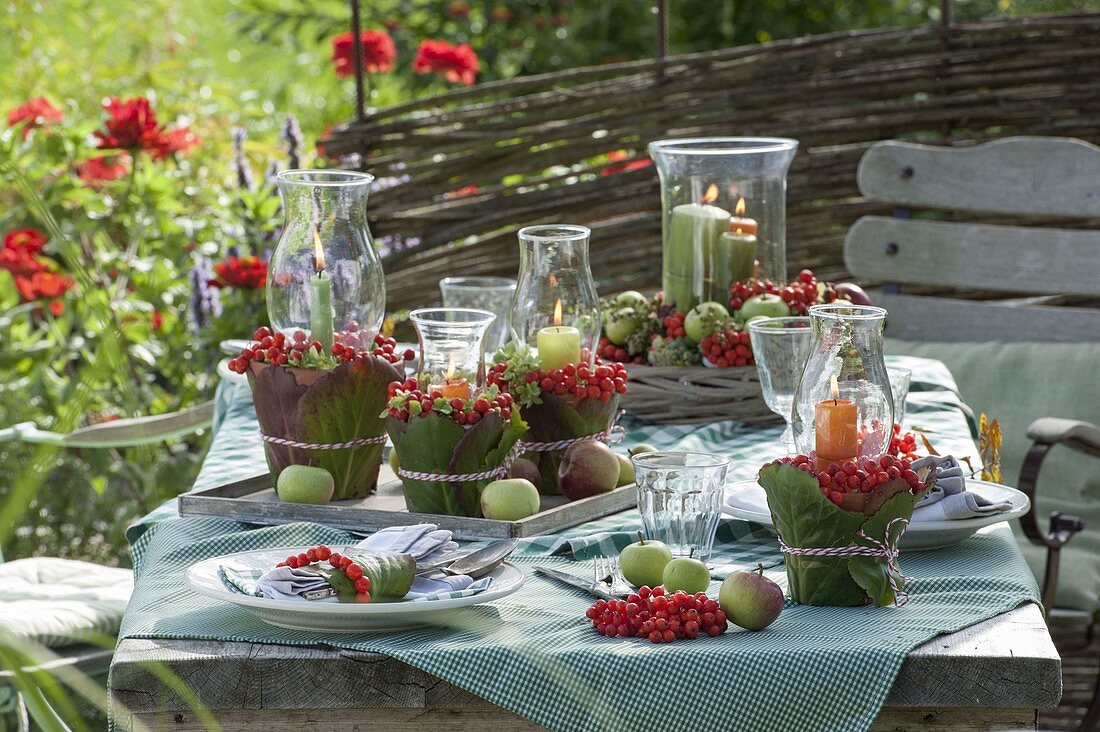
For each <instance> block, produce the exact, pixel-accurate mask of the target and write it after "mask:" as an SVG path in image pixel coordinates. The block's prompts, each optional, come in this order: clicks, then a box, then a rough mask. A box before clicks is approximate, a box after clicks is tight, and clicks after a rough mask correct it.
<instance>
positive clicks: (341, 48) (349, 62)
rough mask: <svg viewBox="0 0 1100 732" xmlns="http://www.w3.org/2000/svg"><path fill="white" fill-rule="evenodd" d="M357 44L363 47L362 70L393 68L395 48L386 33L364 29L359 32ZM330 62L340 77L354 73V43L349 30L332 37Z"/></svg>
mask: <svg viewBox="0 0 1100 732" xmlns="http://www.w3.org/2000/svg"><path fill="white" fill-rule="evenodd" d="M359 45H360V46H361V47H362V49H363V70H364V71H366V72H367V73H370V74H375V73H385V72H387V71H392V70H393V61H394V59H395V58H397V49H396V48H395V47H394V45H393V39H392V38H390V37H389V35H388V34H387V33H384V32H383V31H376V30H365V31H363V32H362V33H360V34H359ZM332 62H333V64H335V65H336V75H337V76H338V77H340V78H341V79H342V78H344V77H347V76H351V75H353V74H354V73H355V44H354V43H353V42H352V37H351V31H347V32H346V33H341V34H340V35H338V36H336V37H335V38H333V39H332Z"/></svg>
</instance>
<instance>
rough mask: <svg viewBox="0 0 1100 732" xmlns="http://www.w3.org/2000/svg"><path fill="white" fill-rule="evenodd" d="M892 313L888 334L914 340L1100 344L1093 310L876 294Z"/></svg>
mask: <svg viewBox="0 0 1100 732" xmlns="http://www.w3.org/2000/svg"><path fill="white" fill-rule="evenodd" d="M874 300H875V303H876V304H878V305H881V306H882V307H884V308H886V310H887V311H888V312H889V313H890V315H889V316H888V317H887V322H886V335H887V336H888V337H890V338H899V339H902V340H910V341H942V342H948V343H974V342H986V341H997V342H1000V343H1026V342H1036V343H1080V342H1100V312H1098V311H1097V310H1094V309H1092V308H1061V307H1046V306H1041V305H1038V306H1036V305H1011V304H1004V303H996V302H993V303H990V302H974V301H970V300H953V299H948V298H940V297H921V296H917V295H887V294H882V293H878V294H875V295H874Z"/></svg>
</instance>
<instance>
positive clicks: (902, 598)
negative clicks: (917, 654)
mask: <svg viewBox="0 0 1100 732" xmlns="http://www.w3.org/2000/svg"><path fill="white" fill-rule="evenodd" d="M895 525H897V526H899V527H900V530H899V531H898V532H897V534H896V535H895V534H894V533H893V528H894V526H895ZM907 528H909V519H907V518H903V517H901V516H898V517H897V518H895V519H892V520H891V521H890V523H888V524H886V540H885V541H879V540H878V539H875V538H872V537H870V536H867V534H865V533H863V529H860V530H859V531H857V532H856V538H857V539H862V540H863V541H866V542H868V543H869V544H871V546H862V545H860V544H851V545H849V546H829V547H791V546H787V544H786V543H785V542H784V541H783V537H782V536H781V537H779V548H780V550H781V551H782V552H783V553H784V554H792V555H794V556H800V557H885V558H886V579H887V581H888V582H889V583H890V589H891V590H892V591H893V593H894V604H895V605H897V606H898V607H901V606H903V605H905V604H906V603H908V602H909V593H908V592H905V591H904V590H902V589H901V581H902V580H904V579H905V575H903V574H902V573H901V567H900V566H898V555H899V554H900V551H899V550H898V542H900V541H901V537H902V535H904V534H905V530H906V529H907Z"/></svg>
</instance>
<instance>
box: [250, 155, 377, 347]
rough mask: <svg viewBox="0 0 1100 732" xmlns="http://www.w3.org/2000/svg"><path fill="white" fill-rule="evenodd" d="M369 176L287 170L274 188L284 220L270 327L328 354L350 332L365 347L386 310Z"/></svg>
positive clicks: (274, 257)
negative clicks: (370, 219) (303, 337)
mask: <svg viewBox="0 0 1100 732" xmlns="http://www.w3.org/2000/svg"><path fill="white" fill-rule="evenodd" d="M373 180H374V176H371V175H368V174H366V173H354V172H350V171H345V170H287V171H284V172H282V173H279V174H278V176H277V177H276V182H277V183H278V186H279V192H280V194H281V195H282V198H283V210H284V211H285V216H286V221H285V223H284V224H283V231H282V234H281V235H280V236H279V241H278V243H277V244H276V245H275V250H274V252H272V254H271V262H270V263H269V266H268V274H267V313H268V316H269V318H270V320H271V326H272V328H274V329H275V330H277V331H281V332H283V333H285V334H287V335H288V336H289V335H292V334H293V332H294V331H296V330H303V331H305V332H307V333H309V335H310V337H311V338H313V339H315V340H318V341H320V342H321V343H322V345H323V346H324V347H325V349H326V350H328V348H329V347H331V346H332V343H333V342H334V340H335V341H337V342H344V341H345V340H346V339H345V337H344V336H345V335H350V334H354V343H350V342H349V343H348V345H361V344H362V343H363V342H364V336H365V337H366V338H365V341H366V342H367V343H369V342H370V340H371V339H373V338H374V336H375V334H377V333H378V329H379V328H380V327H381V325H382V317H383V316H384V315H385V311H386V286H385V278H384V276H383V274H382V260H381V259H379V257H378V254H377V253H376V252H375V250H374V241H373V239H372V238H371V233H370V228H369V227H368V225H367V196H368V195H369V193H370V185H371V181H373Z"/></svg>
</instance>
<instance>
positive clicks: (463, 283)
mask: <svg viewBox="0 0 1100 732" xmlns="http://www.w3.org/2000/svg"><path fill="white" fill-rule="evenodd" d="M439 294H440V295H441V296H442V298H443V307H445V308H474V309H476V310H488V311H489V312H491V313H497V319H496V320H494V321H493V324H492V325H491V326H490V327H489V332H488V333H487V334H486V335H485V350H486V351H488V352H489V353H496V352H497V351H498V350H499V349H500V347H501V346H503V345H504V344H505V343H507V342H508V341H509V339H511V337H512V329H511V322H512V319H511V309H512V298H513V297H515V294H516V281H515V280H513V279H512V278H510V277H444V278H443V279H441V280H440V281H439Z"/></svg>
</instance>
